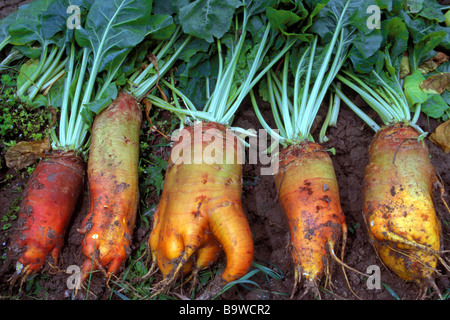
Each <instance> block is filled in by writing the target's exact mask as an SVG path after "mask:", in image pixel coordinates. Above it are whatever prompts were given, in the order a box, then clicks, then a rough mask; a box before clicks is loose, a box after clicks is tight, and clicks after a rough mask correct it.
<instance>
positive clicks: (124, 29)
mask: <svg viewBox="0 0 450 320" xmlns="http://www.w3.org/2000/svg"><path fill="white" fill-rule="evenodd" d="M151 5H152V2H151V1H144V0H139V1H138V0H115V1H96V2H95V3H94V4H93V5H92V7H91V9H90V10H89V13H88V16H87V20H86V25H85V27H84V28H81V29H78V30H77V31H76V33H75V37H76V40H77V42H78V44H79V45H80V46H82V47H90V48H92V50H93V52H94V59H95V60H97V61H99V63H100V68H99V71H101V70H102V69H103V68H104V67H105V65H106V64H107V63H110V62H111V61H120V59H121V58H123V56H124V55H126V54H127V53H128V52H129V50H131V48H133V47H134V46H135V45H137V44H138V43H140V42H141V41H142V40H143V39H144V37H145V35H146V32H147V31H148V26H147V23H148V21H149V20H150V15H151Z"/></svg>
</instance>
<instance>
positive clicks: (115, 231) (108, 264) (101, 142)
mask: <svg viewBox="0 0 450 320" xmlns="http://www.w3.org/2000/svg"><path fill="white" fill-rule="evenodd" d="M141 122H142V111H141V109H140V107H139V105H138V103H137V101H136V99H135V98H134V97H132V96H130V95H128V94H126V93H123V92H121V93H119V95H118V97H117V99H116V100H115V101H114V102H113V103H112V104H111V105H110V106H109V107H108V108H106V109H105V110H103V111H102V112H100V113H99V114H98V115H97V116H96V118H95V120H94V123H93V126H92V137H91V147H90V151H89V161H88V182H89V193H90V211H89V213H88V215H87V216H86V217H85V219H84V221H83V223H82V226H81V229H80V230H79V232H81V233H82V234H85V237H84V240H83V242H82V251H83V255H84V257H85V262H84V264H83V267H82V278H81V279H82V282H83V281H84V280H85V279H86V278H87V276H88V275H89V273H90V271H91V270H96V269H100V270H102V271H104V272H105V273H106V275H107V276H108V278H109V277H110V276H111V275H116V274H117V273H118V272H119V270H120V268H121V267H122V265H123V264H124V262H125V260H126V258H127V256H128V254H129V250H130V249H129V248H130V243H131V238H132V233H133V229H134V225H135V219H136V213H137V208H138V204H139V185H138V161H139V131H140V126H141Z"/></svg>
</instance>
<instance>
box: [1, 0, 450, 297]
mask: <svg viewBox="0 0 450 320" xmlns="http://www.w3.org/2000/svg"><path fill="white" fill-rule="evenodd" d="M5 2H6V1H1V0H0V7H1V6H2V5H5ZM8 3H13V2H10V1H8ZM5 8H6V9H5ZM13 9H14V8H13V5H9V4H8V5H7V6H6V7H3V8H0V12H1V14H0V18H1V17H2V15H4V13H5V12H8V13H9V11H12V10H13ZM5 10H6V11H5ZM354 101H356V103H357V104H358V105H361V106H363V108H364V104H363V103H361V100H360V99H358V97H354ZM262 106H263V107H262V109H263V113H264V115H265V116H266V119H270V107H269V106H268V105H267V104H265V103H263V104H262ZM365 110H366V111H368V109H365ZM322 113H323V111H322ZM322 116H323V114H322ZM418 124H419V125H420V126H421V127H422V128H423V129H424V130H425V131H428V132H430V133H431V132H433V131H434V130H435V128H436V127H437V126H438V125H439V123H437V122H436V121H435V120H433V119H427V118H425V117H421V118H420V120H419V122H418ZM234 126H239V127H243V128H254V129H259V128H261V126H260V125H259V123H258V121H257V119H256V117H255V115H254V113H253V109H252V108H251V106H250V104H249V103H248V101H247V102H246V103H245V104H244V105H243V106H242V108H241V109H240V111H239V112H238V114H237V115H236V119H235V122H234ZM373 134H374V133H373V131H372V130H371V129H370V128H368V127H367V126H366V125H364V123H363V122H362V120H360V119H359V118H358V117H357V116H356V115H355V114H354V113H352V112H351V111H350V110H349V109H348V108H346V107H345V106H342V108H341V113H340V115H339V120H338V126H337V128H330V129H329V132H328V135H327V136H328V138H329V141H328V142H327V143H325V145H324V146H325V147H326V148H332V147H334V148H335V150H336V154H335V155H334V156H332V160H333V163H334V167H335V170H336V175H337V179H338V183H339V188H340V196H341V203H342V208H343V210H344V212H345V215H346V222H347V225H348V227H349V234H348V239H347V246H346V250H345V262H346V263H347V264H348V265H350V266H351V267H353V268H355V269H358V270H360V271H362V272H366V270H367V268H368V267H369V266H378V267H379V268H380V272H381V282H382V283H383V284H385V285H387V286H388V287H389V288H391V289H392V291H393V292H395V293H396V294H397V295H398V297H399V298H400V299H404V300H410V299H415V298H416V297H417V294H418V293H419V288H418V286H417V285H416V284H415V283H407V282H405V281H403V280H401V279H400V278H399V277H398V276H396V275H395V274H393V273H391V272H390V271H389V270H387V269H386V268H385V267H384V266H383V264H382V263H381V262H380V260H379V259H378V257H377V255H376V253H375V251H374V249H373V247H372V244H371V243H370V241H369V239H368V235H367V232H366V229H365V225H364V221H363V216H362V181H363V174H364V168H365V166H366V164H367V162H368V153H367V152H368V147H369V144H370V142H371V139H372V137H373ZM425 141H426V144H427V146H428V148H429V152H430V155H431V161H432V163H433V165H434V166H435V168H436V171H437V172H438V174H439V175H440V177H441V179H442V180H443V181H444V184H445V189H446V190H450V154H445V153H444V152H443V151H442V149H440V148H439V147H437V146H436V145H434V144H433V143H431V142H430V141H429V140H428V139H426V140H425ZM0 146H2V147H3V143H2V144H0ZM4 152H5V150H1V153H2V154H1V156H2V158H3V156H4ZM2 161H3V159H2ZM7 175H12V176H13V178H11V179H8V181H7V182H2V181H3V180H5V179H6V177H7ZM22 175H23V176H22ZM27 180H28V175H27V174H26V171H23V170H22V171H20V172H15V171H13V170H11V169H7V168H5V165H4V162H3V165H2V169H0V218H1V217H3V216H4V215H5V214H6V213H7V211H8V210H9V209H10V207H11V205H12V204H14V202H15V201H17V199H18V198H19V197H21V195H22V191H23V190H24V188H25V185H26V182H27ZM435 191H436V192H435V194H436V197H435V198H436V199H435V200H436V201H435V203H436V209H437V212H438V215H439V217H440V219H441V221H442V235H443V239H442V240H443V241H442V243H443V247H444V248H445V249H447V250H448V249H449V248H450V243H449V238H448V232H449V222H450V213H449V212H447V211H446V209H445V207H444V205H443V204H442V202H441V201H440V198H439V197H438V196H437V195H438V194H439V192H438V190H435ZM444 198H445V200H446V202H447V203H449V204H450V195H449V194H448V192H447V193H445V194H444ZM144 200H146V201H147V202H148V203H155V204H156V203H157V202H158V199H157V198H152V199H144ZM242 201H243V206H244V212H245V213H246V215H247V218H248V220H249V222H250V226H251V230H252V233H253V236H254V243H255V262H257V263H260V264H262V265H265V266H270V265H273V266H274V270H281V272H282V273H283V275H284V278H283V279H282V280H270V282H266V281H265V279H264V278H263V277H260V278H257V277H255V278H252V280H254V281H256V282H258V284H259V285H260V286H261V287H262V288H263V289H264V290H265V291H264V295H263V296H262V294H261V292H260V291H252V290H247V289H245V288H243V287H240V288H239V289H233V290H230V291H227V292H226V293H224V294H223V295H222V296H221V297H220V298H219V299H225V300H241V299H245V300H250V299H256V300H261V299H271V300H285V299H288V298H289V295H290V293H291V290H292V287H293V279H294V274H293V265H292V262H291V259H290V253H289V247H288V243H289V232H288V228H287V224H286V221H285V218H284V215H283V211H282V209H281V207H280V205H279V203H278V202H277V193H276V189H275V186H274V181H273V177H272V176H267V175H260V165H259V164H245V165H244V188H243V194H242ZM87 208H88V196H87V191H85V193H84V194H83V196H82V198H81V199H80V202H79V205H78V207H77V209H76V212H75V214H74V218H73V221H72V223H71V225H70V226H69V230H68V232H67V235H66V240H65V244H64V247H63V249H62V252H61V259H60V262H59V269H60V270H61V271H60V272H56V273H55V272H48V271H47V272H45V274H46V277H41V280H40V282H39V284H40V286H41V287H43V289H42V290H41V292H43V293H45V294H42V296H40V295H39V293H38V294H36V295H35V297H38V298H40V299H48V300H52V299H68V297H69V296H68V295H69V294H70V291H69V290H68V289H67V278H68V275H67V274H66V273H65V272H64V270H66V268H67V267H68V266H69V265H73V264H76V265H81V263H82V256H81V252H80V244H81V241H82V235H80V234H79V233H78V232H77V228H78V227H79V226H80V223H81V221H82V219H83V218H84V215H85V214H86V212H87ZM4 224H5V222H1V221H0V229H1V227H3V226H4ZM138 225H143V224H138ZM15 230H16V229H15V222H13V223H12V226H11V228H9V229H7V230H6V231H5V230H3V231H2V230H0V248H1V249H2V253H3V255H4V257H5V256H6V255H5V254H6V253H7V252H8V248H9V247H10V245H11V239H12V238H13V235H14V232H15ZM150 231H151V230H150V229H149V228H145V227H142V226H141V227H140V228H138V229H136V230H135V233H134V239H133V246H132V249H133V252H134V251H135V250H136V249H137V248H138V247H139V246H140V245H141V244H143V243H145V242H146V240H147V237H148V234H149V232H150ZM1 261H2V265H1V267H0V290H1V291H0V295H3V296H6V298H8V297H12V296H14V297H15V298H19V299H28V298H29V297H28V295H27V293H26V290H22V291H19V289H18V288H13V289H12V291H11V296H7V293H6V292H7V288H8V285H7V278H8V277H9V276H10V275H11V273H12V270H13V268H12V261H10V260H8V259H2V260H1ZM219 264H223V261H220V262H219ZM438 270H439V272H440V273H441V275H439V276H437V277H436V284H437V287H438V288H439V290H440V292H441V293H443V294H444V293H446V292H447V291H448V288H449V274H448V272H447V271H446V270H445V269H444V268H443V267H442V266H439V267H438ZM346 274H347V276H348V280H349V281H348V282H349V285H350V286H351V288H352V290H353V291H354V293H356V294H357V295H358V296H359V297H360V298H361V299H365V300H392V299H395V297H394V296H393V295H392V294H391V293H390V292H389V291H388V290H387V289H386V287H385V286H384V285H382V286H381V288H380V289H370V288H368V285H367V282H366V280H365V279H363V278H362V277H361V276H360V275H358V274H356V273H354V272H352V271H349V270H347V272H346ZM98 275H99V274H96V275H94V276H93V278H92V283H91V284H90V290H91V291H92V292H93V293H94V295H90V298H91V299H97V300H107V299H119V297H118V296H117V295H115V294H114V293H112V292H111V290H110V289H109V288H107V287H106V286H105V282H104V279H103V277H102V276H98ZM429 293H431V294H432V293H433V291H432V290H431V291H429ZM199 294H201V292H200V293H199ZM431 294H430V295H429V296H428V299H436V295H431ZM174 297H177V296H175V295H174ZM299 297H300V296H299V293H297V294H296V295H295V296H294V298H295V299H296V298H299ZM316 298H317V297H315V296H313V295H312V294H307V295H304V296H303V297H301V299H316ZM321 299H324V300H335V299H351V300H355V299H357V298H356V297H355V295H354V294H353V293H352V292H351V290H350V289H349V286H348V284H347V281H346V278H345V276H344V273H343V271H342V269H341V268H340V267H337V266H336V267H335V268H334V269H333V276H332V280H331V286H329V287H327V288H326V289H324V290H321Z"/></svg>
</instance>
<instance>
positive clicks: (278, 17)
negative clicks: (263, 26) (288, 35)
mask: <svg viewBox="0 0 450 320" xmlns="http://www.w3.org/2000/svg"><path fill="white" fill-rule="evenodd" d="M301 12H302V16H298V15H297V14H295V13H294V12H292V11H287V10H277V9H274V8H272V7H267V9H266V16H267V18H268V19H269V21H270V25H271V26H272V28H274V29H279V30H281V31H283V32H285V31H286V30H287V28H288V27H290V26H292V25H295V24H296V23H297V22H299V21H300V20H302V19H304V18H305V16H307V14H308V12H307V11H306V10H304V11H301Z"/></svg>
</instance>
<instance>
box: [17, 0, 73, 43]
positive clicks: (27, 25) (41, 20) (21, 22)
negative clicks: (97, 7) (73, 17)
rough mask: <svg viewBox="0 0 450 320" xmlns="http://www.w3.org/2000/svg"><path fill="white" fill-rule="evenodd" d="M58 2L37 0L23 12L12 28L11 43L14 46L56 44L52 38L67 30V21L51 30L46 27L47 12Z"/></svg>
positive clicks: (53, 26)
mask: <svg viewBox="0 0 450 320" xmlns="http://www.w3.org/2000/svg"><path fill="white" fill-rule="evenodd" d="M55 3H56V0H36V1H33V2H31V3H30V5H29V6H28V7H27V8H26V10H24V11H23V12H22V14H21V15H20V17H19V18H17V19H16V20H15V21H14V22H13V23H12V24H11V26H10V28H9V33H10V35H11V43H12V44H14V45H24V44H29V43H32V42H34V41H38V42H39V43H41V44H48V43H55V42H56V40H60V39H55V40H52V39H51V38H52V37H53V36H54V35H55V34H56V33H57V32H59V31H61V30H63V28H65V25H66V24H65V21H64V22H63V23H61V21H59V23H58V24H54V25H52V26H51V28H49V27H48V26H47V25H45V21H46V19H47V17H46V15H45V14H46V10H47V8H48V7H49V6H50V7H51V6H53V5H55Z"/></svg>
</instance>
